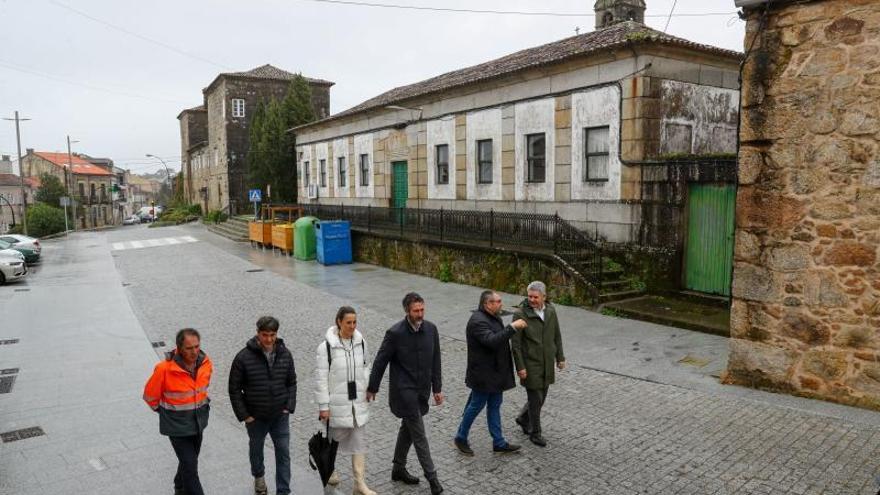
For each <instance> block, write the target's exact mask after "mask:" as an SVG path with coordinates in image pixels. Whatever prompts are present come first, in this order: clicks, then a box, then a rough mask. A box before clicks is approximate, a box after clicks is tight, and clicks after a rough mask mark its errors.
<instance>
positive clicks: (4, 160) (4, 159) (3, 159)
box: [0, 155, 11, 162]
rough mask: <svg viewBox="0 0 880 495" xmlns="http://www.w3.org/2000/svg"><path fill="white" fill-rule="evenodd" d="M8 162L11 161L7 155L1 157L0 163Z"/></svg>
mask: <svg viewBox="0 0 880 495" xmlns="http://www.w3.org/2000/svg"><path fill="white" fill-rule="evenodd" d="M8 161H11V160H10V159H9V155H3V157H2V158H0V162H8Z"/></svg>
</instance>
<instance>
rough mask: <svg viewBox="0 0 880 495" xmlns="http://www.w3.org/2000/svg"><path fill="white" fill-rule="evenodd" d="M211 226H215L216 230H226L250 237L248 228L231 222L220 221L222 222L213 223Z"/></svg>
mask: <svg viewBox="0 0 880 495" xmlns="http://www.w3.org/2000/svg"><path fill="white" fill-rule="evenodd" d="M211 227H213V228H214V229H216V230H219V231H222V232H226V233H229V234H233V235H236V236H243V237H248V230H247V229H243V228H240V227H238V226H236V225H230V224H223V223H220V224H216V225H212V226H211Z"/></svg>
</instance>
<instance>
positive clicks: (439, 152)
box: [434, 144, 449, 184]
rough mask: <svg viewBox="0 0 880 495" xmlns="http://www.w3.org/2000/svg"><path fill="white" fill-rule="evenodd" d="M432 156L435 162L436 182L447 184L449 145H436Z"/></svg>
mask: <svg viewBox="0 0 880 495" xmlns="http://www.w3.org/2000/svg"><path fill="white" fill-rule="evenodd" d="M434 157H435V158H436V162H437V184H449V145H448V144H440V145H437V148H436V149H435V152H434Z"/></svg>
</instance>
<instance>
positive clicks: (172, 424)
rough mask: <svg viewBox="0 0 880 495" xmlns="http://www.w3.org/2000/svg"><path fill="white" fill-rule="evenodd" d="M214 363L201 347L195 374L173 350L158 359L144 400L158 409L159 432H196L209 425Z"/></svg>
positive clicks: (171, 434)
mask: <svg viewBox="0 0 880 495" xmlns="http://www.w3.org/2000/svg"><path fill="white" fill-rule="evenodd" d="M213 369H214V367H213V365H212V364H211V360H210V359H209V358H208V356H207V355H206V354H205V353H204V352H201V351H199V357H198V359H197V360H196V367H195V370H194V373H193V374H194V375H195V377H193V374H190V372H189V371H187V370H186V368H185V367H184V364H183V360H182V359H181V358H180V356H178V355H177V352H176V351H174V352H172V353H171V354H170V355H169V357H168V358H166V359H165V360H164V361H161V362H159V363H158V364H157V365H156V368H155V369H154V370H153V375H152V376H151V377H150V379H149V380H148V381H147V384H146V386H144V401H145V402H146V403H147V405H149V406H150V408H151V409H153V410H154V411H156V412H158V413H159V433H161V434H163V435H167V436H169V437H184V436H191V435H197V434H199V433H201V432H202V430H204V429H205V427H207V426H208V412H209V411H210V405H209V402H210V399H209V398H208V385H209V384H210V383H211V372H212V371H213Z"/></svg>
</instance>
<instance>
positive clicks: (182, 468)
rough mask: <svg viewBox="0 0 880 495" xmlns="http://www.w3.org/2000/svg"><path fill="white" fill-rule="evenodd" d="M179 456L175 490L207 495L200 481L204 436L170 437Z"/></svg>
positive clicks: (172, 445)
mask: <svg viewBox="0 0 880 495" xmlns="http://www.w3.org/2000/svg"><path fill="white" fill-rule="evenodd" d="M168 438H169V439H170V440H171V447H172V448H174V453H175V454H177V474H176V475H174V488H176V489H181V488H182V489H183V491H184V492H185V493H186V494H187V495H205V492H204V490H202V482H201V481H199V452H200V451H201V450H202V434H201V433H199V434H198V435H193V436H189V437H168Z"/></svg>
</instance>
